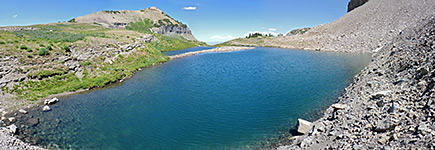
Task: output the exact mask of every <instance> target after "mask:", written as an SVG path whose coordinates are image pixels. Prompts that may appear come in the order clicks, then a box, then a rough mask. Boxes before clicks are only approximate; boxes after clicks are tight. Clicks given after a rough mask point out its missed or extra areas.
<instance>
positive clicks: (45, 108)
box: [42, 105, 51, 111]
mask: <svg viewBox="0 0 435 150" xmlns="http://www.w3.org/2000/svg"><path fill="white" fill-rule="evenodd" d="M50 110H51V108H50V106H48V105H46V106H44V108H42V111H50Z"/></svg>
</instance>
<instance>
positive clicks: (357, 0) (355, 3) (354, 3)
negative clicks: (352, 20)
mask: <svg viewBox="0 0 435 150" xmlns="http://www.w3.org/2000/svg"><path fill="white" fill-rule="evenodd" d="M368 1H369V0H350V2H349V4H348V5H347V12H350V11H352V10H353V9H355V8H357V7H359V6H361V5H364V4H365V3H366V2H368Z"/></svg>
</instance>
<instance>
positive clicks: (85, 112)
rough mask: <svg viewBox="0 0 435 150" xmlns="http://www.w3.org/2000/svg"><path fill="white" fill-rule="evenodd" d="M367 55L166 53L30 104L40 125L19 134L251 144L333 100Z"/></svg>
mask: <svg viewBox="0 0 435 150" xmlns="http://www.w3.org/2000/svg"><path fill="white" fill-rule="evenodd" d="M203 48H207V47H203ZM198 49H201V48H198ZM198 49H196V50H198ZM369 60H370V55H369V54H350V53H331V52H313V51H301V50H287V49H278V48H257V49H254V50H246V51H238V52H229V53H209V54H200V55H195V56H191V57H186V58H182V59H176V60H171V61H169V62H166V63H164V64H160V65H157V66H153V67H149V68H145V69H143V70H142V71H139V72H138V73H137V74H135V75H134V76H133V77H132V78H130V79H128V80H126V81H124V82H122V83H117V84H114V85H110V86H108V87H104V88H99V89H95V90H91V91H88V92H85V93H80V94H75V95H71V96H67V97H60V102H59V103H57V104H55V105H53V106H52V111H50V112H45V113H43V112H41V110H40V109H41V108H37V109H38V110H34V111H31V112H30V113H29V114H27V115H28V116H33V117H36V118H38V119H39V124H37V125H36V126H35V127H27V126H26V123H23V125H21V126H22V129H21V131H20V133H21V134H20V136H21V138H23V139H25V140H27V141H28V142H33V143H39V144H41V145H44V146H49V147H60V148H79V149H104V150H106V149H109V150H110V149H113V150H117V149H129V150H157V149H162V150H185V149H250V148H252V147H255V146H257V144H258V143H264V141H267V140H269V139H273V138H274V137H277V136H279V135H278V134H281V133H283V132H284V133H285V132H288V129H289V128H292V127H294V125H295V124H296V120H297V119H298V118H305V119H310V116H312V114H313V113H315V112H316V110H319V109H324V108H325V107H326V106H328V105H330V104H331V103H333V102H334V100H335V99H336V98H337V97H338V96H339V95H340V94H341V92H343V89H344V88H345V87H346V86H347V85H348V84H350V82H351V81H352V78H353V76H354V75H356V74H357V73H358V72H359V71H360V70H361V69H362V68H364V67H365V66H366V65H367V64H368V63H369ZM25 134H28V135H25Z"/></svg>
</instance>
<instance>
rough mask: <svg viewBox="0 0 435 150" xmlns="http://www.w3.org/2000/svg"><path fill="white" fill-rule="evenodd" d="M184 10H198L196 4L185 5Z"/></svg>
mask: <svg viewBox="0 0 435 150" xmlns="http://www.w3.org/2000/svg"><path fill="white" fill-rule="evenodd" d="M183 9H184V10H196V7H195V6H189V7H183Z"/></svg>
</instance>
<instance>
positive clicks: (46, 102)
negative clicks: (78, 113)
mask: <svg viewBox="0 0 435 150" xmlns="http://www.w3.org/2000/svg"><path fill="white" fill-rule="evenodd" d="M57 102H59V99H58V98H56V97H55V98H52V99H46V100H45V101H44V104H45V105H53V104H56V103H57Z"/></svg>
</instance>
